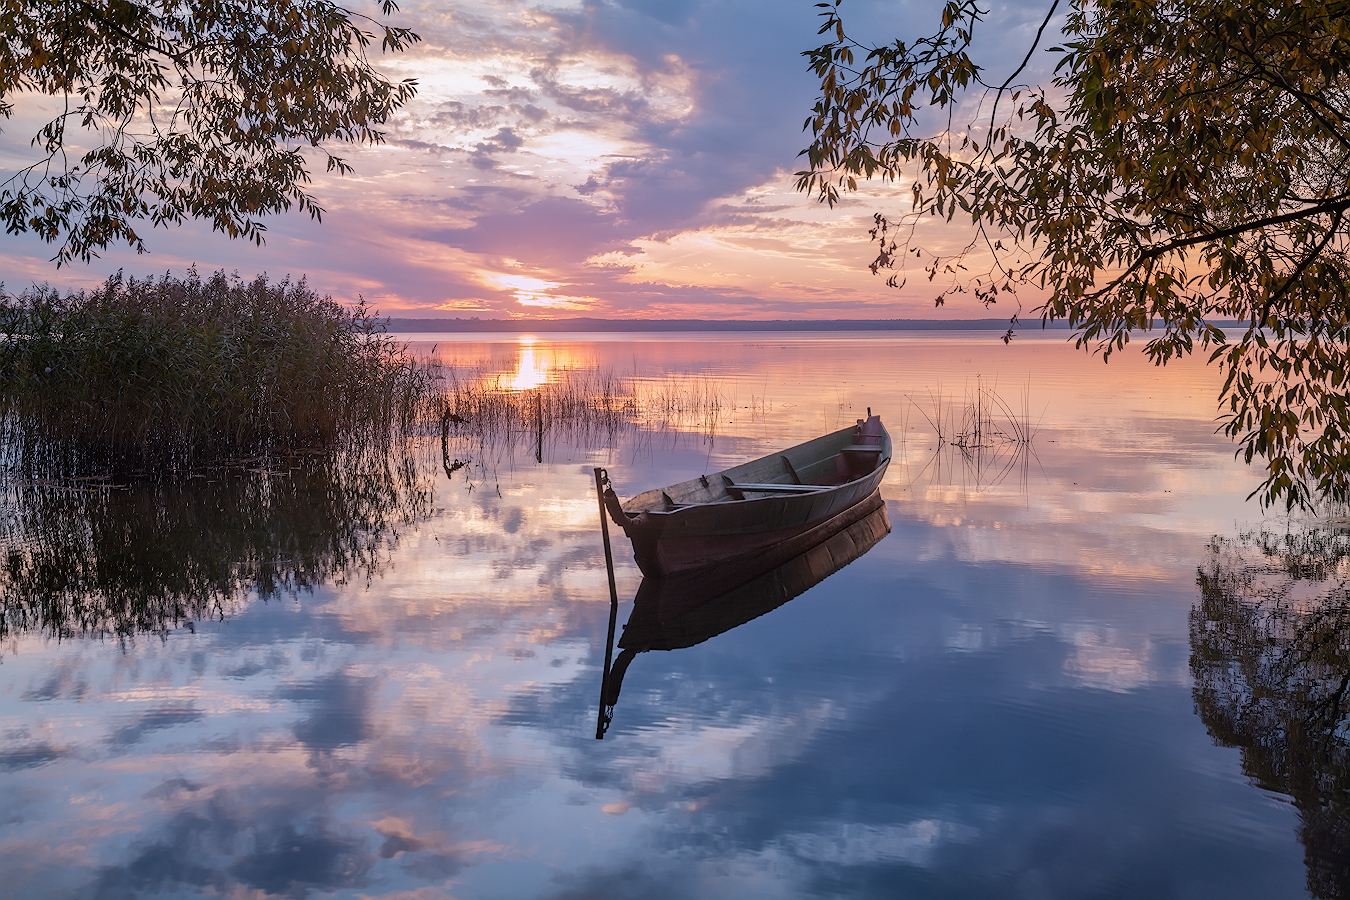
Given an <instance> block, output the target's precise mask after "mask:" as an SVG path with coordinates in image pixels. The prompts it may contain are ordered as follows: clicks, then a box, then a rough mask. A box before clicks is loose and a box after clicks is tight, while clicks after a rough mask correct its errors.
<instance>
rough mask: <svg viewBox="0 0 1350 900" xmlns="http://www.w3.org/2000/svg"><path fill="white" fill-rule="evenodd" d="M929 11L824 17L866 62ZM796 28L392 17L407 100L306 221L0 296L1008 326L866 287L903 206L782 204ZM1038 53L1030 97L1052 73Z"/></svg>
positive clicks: (994, 24) (989, 40) (1023, 22)
mask: <svg viewBox="0 0 1350 900" xmlns="http://www.w3.org/2000/svg"><path fill="white" fill-rule="evenodd" d="M940 8H941V7H940V4H938V3H935V2H900V3H895V2H889V3H881V2H872V0H847V2H846V3H845V5H844V7H843V10H844V13H845V22H846V23H848V24H849V25H850V30H851V31H852V32H853V33H854V35H855V36H856V37H858V38H860V39H863V40H867V41H871V42H874V43H880V42H886V41H890V40H893V39H895V38H896V37H905V38H913V37H916V36H919V35H921V34H927V33H931V31H933V30H934V27H935V25H936V22H937V19H938V16H939V14H940ZM817 12H818V10H816V9H815V8H814V7H813V5H812V3H811V2H810V0H793V2H782V0H739V2H734V0H733V2H722V0H716V2H714V0H623V2H610V0H583V2H580V3H578V2H572V0H566V2H558V3H551V2H543V3H534V2H529V3H521V2H514V0H498V2H492V0H479V2H407V3H404V4H403V9H402V12H401V13H400V14H398V16H396V18H395V22H396V23H397V24H401V25H409V26H411V27H413V28H414V29H415V30H416V31H418V32H419V33H420V34H421V35H422V38H423V42H422V43H421V44H420V45H418V46H417V47H415V48H414V49H413V50H412V51H411V52H408V53H405V54H403V55H400V56H394V57H388V56H386V57H379V58H378V60H377V62H378V64H379V65H380V66H381V67H382V68H383V69H384V70H385V71H387V72H388V73H389V75H390V76H392V77H396V78H409V77H410V78H416V79H417V80H418V81H419V83H420V90H419V94H418V97H417V99H416V100H415V101H414V102H413V103H412V104H411V105H410V106H409V107H407V108H406V109H405V110H403V111H402V113H401V114H400V115H399V116H398V118H397V119H396V120H395V121H393V122H392V123H390V125H389V126H388V128H387V133H388V143H387V144H386V145H385V146H383V147H378V148H363V149H352V148H347V149H342V148H338V150H337V152H338V153H339V155H342V156H344V157H346V158H348V160H349V161H350V162H351V163H352V164H353V165H354V166H355V167H356V174H354V175H348V176H345V177H337V176H328V175H325V174H323V173H322V172H316V173H315V180H314V192H315V193H316V194H317V195H318V198H319V200H320V202H321V203H322V204H323V205H324V207H325V208H326V210H327V213H326V215H325V216H324V220H323V223H322V224H315V223H313V222H310V221H309V220H308V219H307V218H306V217H304V216H303V215H301V214H296V213H292V214H290V215H286V216H281V217H275V218H272V219H270V220H268V222H267V225H268V228H269V232H268V238H267V243H266V246H265V247H262V248H257V247H254V246H253V245H252V244H247V243H243V242H237V241H236V242H231V241H229V240H228V239H227V238H225V237H224V236H222V235H220V234H216V233H213V232H212V231H211V230H210V228H209V227H207V226H204V225H201V224H197V223H194V224H190V225H188V226H186V227H182V228H178V229H176V230H172V231H166V230H163V229H160V230H155V231H152V232H149V234H148V235H147V243H148V245H149V248H150V251H151V252H150V253H149V254H147V255H143V256H136V255H135V254H133V253H131V252H129V251H126V250H124V249H120V248H119V249H116V250H112V251H109V252H107V253H106V254H105V255H104V256H103V258H102V259H99V260H96V261H95V262H94V263H93V264H92V265H88V266H85V265H83V264H79V263H77V264H75V265H73V266H70V267H68V268H62V269H61V270H59V271H58V270H57V269H56V267H55V265H54V264H53V263H51V262H49V261H48V260H49V259H50V257H51V256H52V255H53V254H54V253H55V247H53V246H49V245H46V244H42V243H41V242H39V241H37V240H34V239H32V238H29V237H26V236H24V237H15V236H6V237H5V238H4V240H3V243H0V251H2V252H0V273H2V275H0V277H3V281H4V286H5V288H6V289H7V290H11V291H13V290H19V289H22V288H23V287H25V286H27V285H28V284H30V283H31V282H34V281H39V282H41V281H48V282H50V283H52V284H54V285H57V286H60V287H81V286H86V285H89V284H92V283H95V282H98V281H101V280H102V279H103V278H105V277H107V276H108V275H109V274H111V273H112V272H114V271H116V270H117V269H119V268H121V269H124V270H125V271H126V272H127V273H128V274H136V275H150V274H160V273H163V272H166V271H169V272H173V273H175V274H181V273H182V271H183V270H184V269H185V268H186V267H187V266H188V265H190V264H193V263H196V264H197V266H198V267H199V268H200V269H202V270H203V271H206V270H213V269H217V268H224V269H226V270H237V271H238V272H239V273H240V274H242V275H244V276H246V277H249V276H252V275H254V274H256V273H259V272H267V273H268V274H269V275H270V276H272V277H274V278H279V277H281V276H284V275H287V274H289V275H291V276H292V277H298V276H300V275H302V274H303V275H306V276H307V277H308V278H309V281H310V283H311V284H313V285H314V286H315V287H317V288H319V289H320V290H322V291H324V292H327V293H331V294H333V295H334V296H335V297H338V298H340V299H343V300H354V299H356V296H357V295H358V294H361V295H363V296H364V297H365V298H366V299H367V300H369V301H372V302H373V303H374V304H375V305H376V306H377V307H378V308H379V309H380V310H381V311H383V312H385V313H391V314H396V315H418V316H466V317H467V316H479V317H482V318H498V317H527V318H528V317H540V316H544V317H557V316H576V315H586V316H597V317H605V318H742V317H744V318H897V317H933V316H939V317H943V318H976V317H981V316H987V315H1002V314H1008V313H1011V312H1012V309H1006V310H1005V309H1003V308H1001V307H1000V308H996V309H994V310H992V311H991V312H986V311H985V310H983V309H982V308H981V307H979V306H977V305H975V304H973V303H971V304H968V305H967V304H951V305H949V306H947V307H946V308H944V309H943V310H936V311H935V310H934V309H933V303H932V300H933V297H934V295H935V294H936V293H937V291H936V290H935V289H934V288H933V286H931V285H929V284H928V283H927V282H926V281H925V280H924V278H923V276H922V275H919V277H917V278H911V279H910V286H909V287H907V288H906V289H904V290H901V291H895V290H891V289H888V288H886V287H885V284H884V278H880V277H874V276H872V275H871V274H870V273H869V272H868V271H867V269H866V264H867V262H869V261H870V259H871V258H872V254H871V252H870V246H869V244H868V240H867V228H868V226H869V225H870V221H871V216H872V214H873V212H874V211H879V210H881V211H891V212H898V211H903V210H905V209H907V208H908V201H907V199H906V198H905V197H904V193H905V192H904V190H903V187H899V188H897V187H895V186H891V187H888V188H884V189H883V188H881V187H879V186H874V187H872V188H871V189H869V190H868V191H866V192H864V193H863V194H862V195H861V196H859V197H857V198H853V199H849V200H848V201H846V202H845V203H844V204H842V205H841V206H839V207H836V208H835V209H834V210H829V209H827V208H825V207H823V206H820V205H818V204H817V203H816V202H815V201H814V200H812V199H811V198H808V197H805V196H802V195H799V194H797V193H796V192H795V191H794V188H793V177H792V172H793V171H794V170H796V169H797V168H799V167H800V162H799V160H798V159H797V158H796V156H797V153H798V151H800V150H801V149H802V148H803V147H804V146H805V145H806V144H807V143H808V141H809V138H808V136H807V135H806V134H805V133H804V132H803V131H802V123H803V121H804V120H805V119H806V116H807V114H808V112H809V111H810V108H811V105H812V102H813V100H814V97H815V87H816V86H815V84H814V83H813V79H812V76H811V75H810V73H809V72H808V71H807V69H806V65H805V60H804V59H803V58H802V57H801V56H800V53H801V51H803V50H806V49H808V48H810V47H813V46H815V45H817V44H818V43H820V41H821V39H820V38H818V37H817V35H816V29H817V27H818V19H817V17H816V13H817ZM1044 14H1045V7H1044V6H1042V5H1040V4H1034V5H1022V6H995V8H994V9H993V11H992V12H991V13H990V15H989V18H988V21H987V22H986V25H985V30H984V32H983V37H982V39H981V40H980V42H979V43H978V44H977V50H976V56H977V59H978V60H979V61H980V62H981V63H983V64H984V65H985V66H986V68H988V69H989V71H990V80H994V81H1002V80H1003V78H1005V77H1006V76H1007V74H1010V73H1011V72H1012V71H1013V70H1014V69H1015V68H1016V66H1017V63H1018V62H1020V59H1021V57H1022V55H1023V54H1024V53H1025V52H1026V49H1027V47H1029V46H1030V41H1031V38H1032V36H1033V35H1034V33H1035V30H1036V27H1037V26H1038V25H1039V24H1040V20H1041V17H1042V16H1043V15H1044ZM1051 43H1053V41H1046V44H1047V45H1048V44H1051ZM1041 56H1042V57H1044V59H1043V61H1042V63H1041V64H1040V66H1039V77H1040V78H1044V77H1046V76H1045V74H1044V73H1045V72H1046V71H1047V69H1048V67H1049V65H1051V64H1052V63H1053V60H1052V58H1051V57H1049V56H1046V55H1045V54H1041ZM34 112H35V110H34V109H33V107H32V106H31V104H30V105H28V106H24V105H22V104H21V105H20V107H19V112H18V114H17V115H16V116H15V118H14V119H12V120H10V121H8V122H5V123H3V126H4V127H3V132H0V165H2V166H3V168H4V169H6V170H9V171H13V170H14V169H15V168H16V166H17V164H18V160H20V159H22V158H24V155H25V153H26V152H27V151H26V146H27V142H28V139H29V138H30V137H31V135H32V133H33V130H34V129H33V127H32V123H33V122H35V121H36V116H35V115H34ZM316 168H319V169H321V168H322V166H321V165H319V166H317V167H316ZM937 227H938V226H936V225H935V226H933V228H934V229H937ZM932 235H933V237H934V239H941V236H940V235H939V233H938V232H937V231H936V230H934V231H933V232H932Z"/></svg>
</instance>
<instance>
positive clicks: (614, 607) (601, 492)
mask: <svg viewBox="0 0 1350 900" xmlns="http://www.w3.org/2000/svg"><path fill="white" fill-rule="evenodd" d="M608 483H609V473H607V472H606V471H605V470H604V469H602V468H600V467H599V466H596V468H595V499H596V502H597V503H598V504H599V506H600V536H601V538H602V539H603V540H604V542H605V571H606V572H607V573H608V575H609V638H608V639H607V640H606V641H605V669H604V673H603V674H602V675H601V676H600V709H599V711H598V712H597V713H596V716H595V739H596V740H597V741H599V740H604V737H605V728H606V727H607V726H608V725H609V723H608V722H606V721H605V692H606V690H607V689H608V687H609V667H610V664H611V663H612V662H613V660H614V628H615V626H616V625H617V624H618V621H619V589H618V588H617V587H616V586H615V584H614V551H613V550H611V549H610V546H609V522H608V521H607V520H606V518H605V486H606V485H607V484H608Z"/></svg>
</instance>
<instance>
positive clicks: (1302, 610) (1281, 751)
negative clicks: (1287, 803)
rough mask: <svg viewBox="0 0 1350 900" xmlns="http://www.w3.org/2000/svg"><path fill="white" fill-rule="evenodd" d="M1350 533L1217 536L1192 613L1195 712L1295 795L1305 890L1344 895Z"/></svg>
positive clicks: (1217, 736) (1319, 529) (1349, 791)
mask: <svg viewBox="0 0 1350 900" xmlns="http://www.w3.org/2000/svg"><path fill="white" fill-rule="evenodd" d="M1347 575H1350V530H1347V528H1346V527H1345V526H1344V524H1341V525H1335V524H1331V525H1327V524H1321V525H1314V526H1307V527H1302V528H1295V529H1292V530H1291V531H1289V532H1288V533H1284V534H1272V533H1269V532H1260V533H1255V534H1247V535H1243V536H1240V537H1239V538H1236V539H1227V538H1215V539H1214V540H1213V541H1212V542H1211V544H1210V558H1209V561H1208V564H1207V566H1206V567H1205V568H1202V569H1200V571H1199V573H1198V578H1197V584H1198V586H1199V589H1200V601H1199V603H1198V604H1196V606H1195V607H1193V608H1192V610H1191V614H1190V642H1191V659H1190V666H1191V672H1192V674H1193V675H1194V678H1195V687H1194V698H1195V708H1196V712H1197V713H1198V714H1199V716H1200V718H1201V720H1202V721H1203V722H1204V723H1205V727H1206V728H1207V729H1208V731H1209V734H1210V736H1211V737H1212V738H1213V739H1214V741H1215V743H1216V744H1218V745H1219V746H1224V747H1235V748H1238V749H1239V750H1241V753H1242V769H1243V772H1244V773H1245V774H1246V775H1247V776H1248V777H1249V778H1250V779H1251V780H1252V781H1253V783H1254V784H1255V785H1256V786H1258V787H1260V788H1262V789H1264V790H1267V791H1274V792H1276V793H1280V794H1284V795H1285V796H1288V797H1290V798H1291V799H1292V800H1293V803H1294V806H1295V808H1296V809H1297V810H1298V814H1299V827H1298V837H1299V840H1300V841H1301V842H1302V844H1303V847H1304V861H1305V863H1306V865H1307V878H1308V881H1307V885H1308V892H1309V893H1310V894H1311V895H1312V896H1314V897H1322V898H1339V897H1350V721H1348V720H1347V714H1350V587H1347Z"/></svg>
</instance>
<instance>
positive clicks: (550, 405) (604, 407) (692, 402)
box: [422, 368, 730, 444]
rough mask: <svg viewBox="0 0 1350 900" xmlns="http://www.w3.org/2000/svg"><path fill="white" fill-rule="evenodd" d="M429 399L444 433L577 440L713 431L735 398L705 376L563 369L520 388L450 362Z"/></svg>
mask: <svg viewBox="0 0 1350 900" xmlns="http://www.w3.org/2000/svg"><path fill="white" fill-rule="evenodd" d="M439 377H440V389H439V390H438V392H437V393H436V394H434V395H433V396H432V397H431V399H430V400H429V401H428V402H427V403H426V404H425V407H424V409H425V411H424V412H423V414H422V415H423V419H424V420H425V421H428V422H432V423H438V425H439V428H440V430H441V433H442V435H443V436H448V435H451V434H455V435H461V436H463V435H475V436H479V437H482V438H485V439H488V440H490V441H491V442H493V443H502V442H505V443H507V444H511V443H516V442H518V440H521V439H526V438H530V437H534V438H537V439H541V440H542V439H543V438H544V437H545V436H547V437H548V438H549V439H555V438H565V439H567V440H570V441H572V442H574V443H581V444H585V443H590V442H592V441H593V440H594V439H596V438H600V439H610V438H612V437H614V436H615V435H616V434H618V433H619V432H631V431H651V432H667V431H678V430H686V429H697V430H699V431H700V432H702V433H704V434H711V433H713V432H715V431H716V429H717V427H718V426H719V424H720V422H721V417H722V415H723V413H724V412H725V411H726V410H727V409H728V408H729V406H730V403H729V401H728V399H727V398H726V396H725V395H724V394H723V393H722V391H721V389H720V388H719V386H718V385H717V384H716V383H715V382H714V381H712V380H711V379H709V378H706V377H703V376H685V377H679V376H677V377H674V378H668V379H660V380H645V379H641V378H638V377H635V376H631V375H619V374H616V373H615V372H613V371H610V370H602V369H580V368H562V369H557V370H555V371H554V372H553V373H552V376H551V380H550V381H549V382H547V383H545V384H542V385H540V386H538V387H535V388H530V389H527V390H515V389H513V388H511V387H510V385H509V384H508V382H507V380H506V379H507V378H508V376H505V375H501V374H492V373H488V372H486V371H484V370H481V369H465V368H449V369H446V370H444V371H442V372H441V373H439Z"/></svg>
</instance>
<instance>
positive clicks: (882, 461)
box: [616, 420, 892, 530]
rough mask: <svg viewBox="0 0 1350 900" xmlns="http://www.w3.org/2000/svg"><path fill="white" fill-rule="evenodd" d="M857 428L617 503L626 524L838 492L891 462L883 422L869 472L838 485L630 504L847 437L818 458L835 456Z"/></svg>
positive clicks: (866, 478) (793, 485) (886, 433)
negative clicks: (663, 506)
mask: <svg viewBox="0 0 1350 900" xmlns="http://www.w3.org/2000/svg"><path fill="white" fill-rule="evenodd" d="M859 421H865V420H859ZM857 428H858V426H857V425H856V424H855V425H846V426H845V427H843V428H840V429H838V430H837V431H832V432H828V433H826V434H823V435H819V436H817V437H814V438H812V439H811V440H809V441H803V442H802V443H800V444H794V445H793V446H791V447H788V448H786V449H783V450H776V451H772V452H770V453H766V454H764V455H763V456H760V457H757V458H755V459H752V460H747V461H746V462H743V463H739V464H737V465H735V466H730V467H728V468H726V469H722V470H720V471H718V472H714V473H712V474H710V475H701V476H699V477H698V478H690V479H687V480H685V481H680V482H676V483H675V484H670V485H666V486H665V487H660V488H653V489H651V490H647V491H643V492H642V493H640V494H636V495H634V496H633V497H630V498H629V499H628V500H627V501H625V502H623V503H622V504H620V509H621V510H622V511H623V513H624V515H625V518H627V519H628V520H629V523H633V524H636V522H637V521H638V519H639V518H645V517H647V516H651V517H660V518H663V519H664V518H666V517H669V516H678V515H680V514H681V513H684V512H687V511H689V510H695V509H700V510H701V509H711V508H715V507H719V506H726V507H734V508H736V509H745V508H746V507H747V505H750V506H753V505H755V504H767V503H780V502H782V501H783V500H785V499H797V498H802V499H805V498H807V497H810V498H819V497H824V496H826V495H828V494H832V493H837V492H839V491H843V490H848V489H851V488H856V487H858V486H859V485H860V484H861V483H862V482H864V481H866V480H868V479H870V478H872V477H873V476H874V475H875V474H876V473H877V472H878V471H884V470H885V468H886V467H887V466H888V465H889V464H890V462H891V451H892V445H891V436H890V432H889V431H887V430H886V426H885V425H884V424H883V425H882V426H881V435H880V437H881V443H880V444H879V445H878V446H879V447H880V449H881V456H880V457H879V458H878V459H877V461H876V464H875V465H874V466H873V467H872V470H871V471H869V472H867V473H866V474H864V475H860V476H859V477H857V478H854V479H852V480H851V481H845V482H842V483H840V484H826V485H818V486H819V487H820V488H821V490H819V491H812V492H810V493H800V492H797V491H784V492H783V493H781V494H775V493H767V494H766V496H762V497H744V498H741V499H737V498H735V497H732V496H729V495H728V496H726V497H724V498H718V499H716V500H705V501H699V502H693V503H676V504H675V505H674V506H673V507H672V508H670V509H660V508H656V509H651V508H645V509H630V506H632V505H633V503H634V502H635V501H637V500H638V499H639V498H649V500H650V501H654V502H655V501H657V499H658V498H660V497H661V496H662V494H667V493H668V492H670V491H672V490H675V489H678V488H681V487H684V486H686V485H690V486H692V485H695V484H712V483H713V479H720V478H722V477H723V476H725V475H727V473H730V472H733V471H735V470H737V469H746V468H750V467H752V466H755V465H756V464H758V463H762V462H765V461H767V460H771V459H773V458H774V457H786V456H787V455H788V454H789V453H792V452H793V451H797V450H801V449H802V448H804V447H809V446H810V445H812V444H816V443H821V444H823V445H824V446H826V447H828V446H829V445H830V444H831V443H834V442H837V441H840V440H841V439H844V438H848V440H847V441H845V442H844V443H842V444H841V445H840V446H839V448H838V449H837V450H835V451H834V452H833V453H830V454H828V455H824V454H823V455H821V456H820V457H819V459H820V460H825V459H832V458H834V457H835V456H838V455H839V454H840V453H842V452H844V450H845V449H846V448H848V447H850V446H852V445H853V444H852V436H853V434H854V433H855V432H856V430H857ZM733 484H734V482H733ZM719 486H720V485H719ZM783 486H784V487H797V486H798V485H795V484H792V483H790V482H784V483H783ZM644 502H646V501H644ZM616 524H618V525H620V526H621V527H624V528H625V530H626V524H625V523H624V522H618V521H616Z"/></svg>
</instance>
